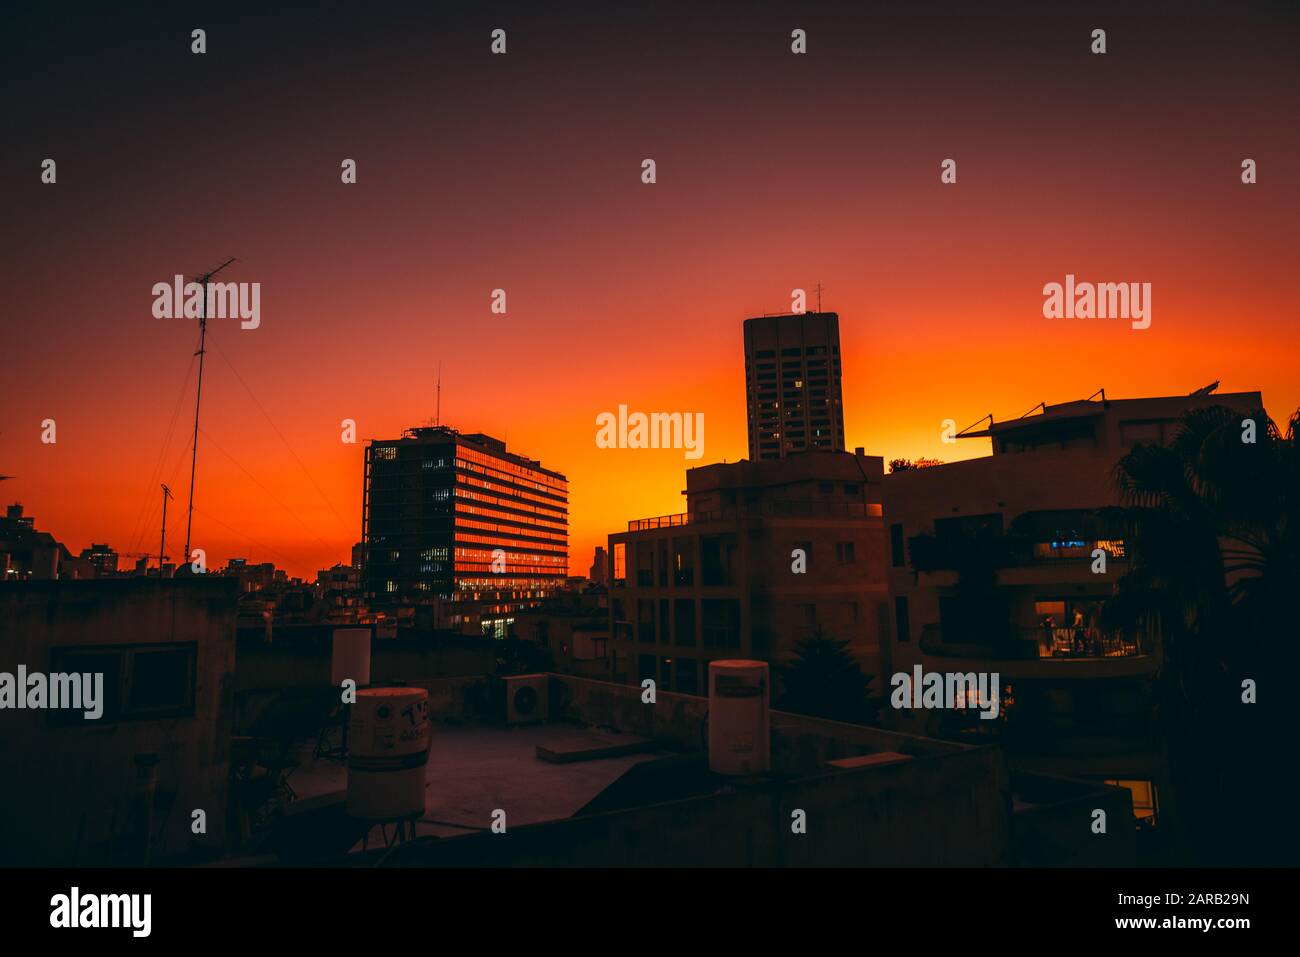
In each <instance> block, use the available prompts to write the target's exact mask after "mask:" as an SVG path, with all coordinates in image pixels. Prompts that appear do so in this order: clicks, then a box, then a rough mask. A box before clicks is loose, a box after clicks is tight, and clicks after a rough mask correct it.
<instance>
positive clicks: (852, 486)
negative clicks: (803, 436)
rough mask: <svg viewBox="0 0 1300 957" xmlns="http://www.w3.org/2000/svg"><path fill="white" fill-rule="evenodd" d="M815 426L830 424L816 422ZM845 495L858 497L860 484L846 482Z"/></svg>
mask: <svg viewBox="0 0 1300 957" xmlns="http://www.w3.org/2000/svg"><path fill="white" fill-rule="evenodd" d="M813 424H814V425H829V423H828V422H825V421H821V422H814V423H813ZM844 494H845V495H857V494H858V484H857V483H856V482H846V483H844Z"/></svg>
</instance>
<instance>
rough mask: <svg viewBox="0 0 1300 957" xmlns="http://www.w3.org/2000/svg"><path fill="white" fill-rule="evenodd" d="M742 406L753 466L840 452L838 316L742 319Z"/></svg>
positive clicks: (816, 314)
mask: <svg viewBox="0 0 1300 957" xmlns="http://www.w3.org/2000/svg"><path fill="white" fill-rule="evenodd" d="M745 406H746V414H747V419H748V423H749V458H750V460H751V461H760V460H764V459H780V458H784V457H785V456H787V455H792V454H794V453H796V452H805V451H808V450H809V449H822V450H826V451H843V449H844V398H843V396H842V395H841V389H840V320H839V316H837V315H836V314H835V313H833V312H806V313H802V314H800V315H790V316H760V317H758V318H755V319H746V320H745Z"/></svg>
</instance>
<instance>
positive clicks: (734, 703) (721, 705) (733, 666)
mask: <svg viewBox="0 0 1300 957" xmlns="http://www.w3.org/2000/svg"><path fill="white" fill-rule="evenodd" d="M767 672H768V668H767V662H765V661H745V660H743V659H730V660H723V661H711V662H709V770H710V771H712V772H714V773H715V774H731V775H744V774H761V773H763V772H765V771H769V770H771V740H770V739H771V732H770V725H769V721H770V718H769V715H768V709H769V701H770V695H771V688H770V687H769V681H768V674H767Z"/></svg>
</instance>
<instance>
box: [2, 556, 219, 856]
mask: <svg viewBox="0 0 1300 957" xmlns="http://www.w3.org/2000/svg"><path fill="white" fill-rule="evenodd" d="M236 584H237V583H236V582H235V581H234V580H233V579H225V578H216V577H213V578H178V579H172V580H165V581H161V582H160V581H158V580H156V579H145V578H131V579H108V580H86V581H49V582H11V583H4V584H0V672H9V673H15V672H16V670H17V666H18V665H20V664H23V665H26V666H27V669H28V671H29V672H31V671H40V672H42V673H46V674H48V673H49V672H50V671H51V670H52V668H53V666H54V664H55V663H56V662H57V661H60V660H62V661H67V660H69V659H60V657H59V656H60V655H67V654H68V653H70V652H71V651H73V650H76V651H77V652H78V653H79V654H80V655H81V657H80V658H79V659H76V660H79V661H81V662H83V663H85V662H98V664H96V665H95V667H101V668H107V669H109V671H110V674H108V675H106V678H105V682H106V684H107V685H110V686H113V687H114V688H115V690H113V691H109V692H108V693H109V695H113V694H116V695H118V696H119V697H120V700H119V701H118V702H117V705H118V706H119V707H117V708H114V710H116V711H118V712H119V713H118V714H117V716H114V715H113V714H109V713H106V714H105V716H104V717H103V718H101V719H99V720H97V721H95V720H90V721H88V720H85V719H84V718H82V717H81V715H80V713H78V714H76V715H71V716H70V715H68V713H66V712H64V713H54V712H51V711H33V710H10V709H5V710H0V862H4V863H20V864H39V865H58V864H108V863H118V864H121V863H127V864H133V863H143V861H144V857H145V854H146V843H147V844H148V845H149V851H148V853H149V854H150V855H151V857H152V860H154V861H159V860H165V859H166V858H168V857H171V856H173V855H177V854H181V853H184V852H186V851H189V850H191V849H192V848H193V847H194V846H195V845H200V846H204V847H215V848H219V847H220V846H221V845H222V844H223V843H224V840H225V829H226V798H227V793H228V787H227V783H228V780H229V764H230V736H231V710H232V709H231V701H232V697H231V677H232V675H233V672H234V665H235V602H236V597H235V587H236ZM151 650H152V651H154V652H160V653H162V654H163V655H164V656H165V657H166V658H167V660H166V661H162V660H160V659H158V658H149V657H148V656H147V653H148V652H149V651H151ZM93 652H98V653H100V654H101V655H103V656H104V657H100V658H96V657H94V656H93V655H91V654H87V653H93ZM186 660H189V661H190V662H191V664H190V666H189V667H178V664H180V665H183V663H184V662H185V661H186ZM114 668H118V669H120V671H119V672H118V673H117V674H116V675H114V674H112V669H114ZM185 701H188V702H189V705H188V707H185V706H184V705H183V702H185ZM177 702H182V707H180V708H177V707H168V705H169V704H172V705H174V704H176V703H177ZM150 707H153V708H154V709H155V712H154V713H155V714H165V715H166V716H165V717H152V716H150V714H149V708H150ZM178 711H179V712H180V713H178ZM151 778H152V780H153V783H152V784H150V780H151ZM151 789H152V793H150V790H151ZM195 810H202V811H203V812H204V814H205V817H206V821H205V824H206V833H205V834H194V833H193V830H192V827H191V822H192V821H193V820H194V817H193V812H194V811H195Z"/></svg>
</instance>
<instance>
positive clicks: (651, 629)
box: [636, 598, 655, 645]
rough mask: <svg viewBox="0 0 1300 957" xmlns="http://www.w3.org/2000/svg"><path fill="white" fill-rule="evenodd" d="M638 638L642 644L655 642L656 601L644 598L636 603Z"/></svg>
mask: <svg viewBox="0 0 1300 957" xmlns="http://www.w3.org/2000/svg"><path fill="white" fill-rule="evenodd" d="M636 640H637V641H639V642H641V643H642V644H647V645H652V644H654V640H655V603H654V601H653V600H651V599H646V598H643V599H640V600H639V601H637V603H636Z"/></svg>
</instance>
